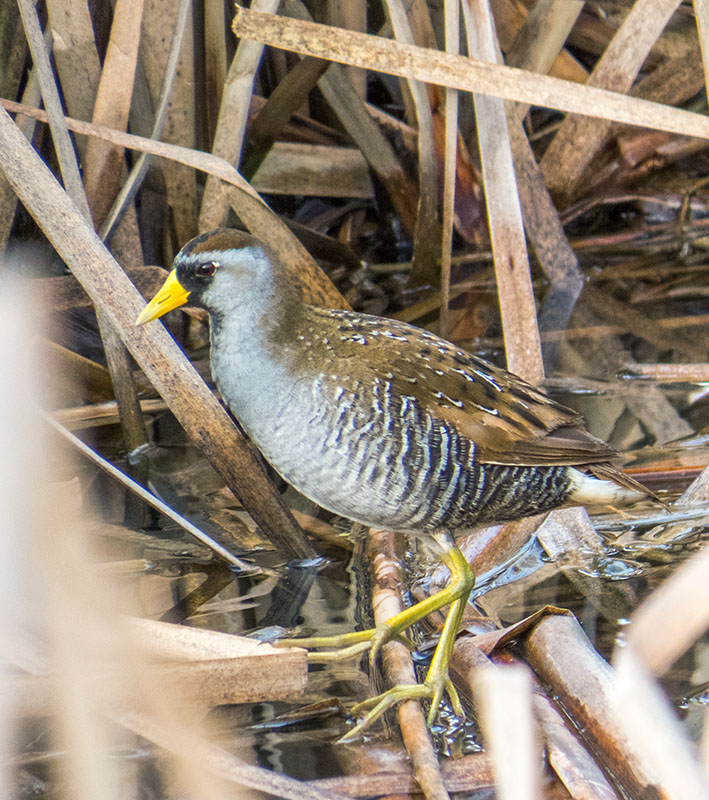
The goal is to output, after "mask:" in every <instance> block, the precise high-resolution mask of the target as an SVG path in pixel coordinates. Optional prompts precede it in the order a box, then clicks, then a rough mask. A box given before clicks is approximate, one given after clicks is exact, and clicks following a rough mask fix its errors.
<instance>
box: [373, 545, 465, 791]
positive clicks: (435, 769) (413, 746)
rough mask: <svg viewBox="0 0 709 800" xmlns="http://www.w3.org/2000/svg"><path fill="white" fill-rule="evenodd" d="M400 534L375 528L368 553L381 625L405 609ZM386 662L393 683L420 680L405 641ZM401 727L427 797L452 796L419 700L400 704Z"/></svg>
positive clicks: (388, 651) (387, 652)
mask: <svg viewBox="0 0 709 800" xmlns="http://www.w3.org/2000/svg"><path fill="white" fill-rule="evenodd" d="M395 539H396V536H395V534H393V533H392V532H391V531H384V530H376V531H375V530H372V531H370V535H369V547H368V555H369V558H370V560H371V563H372V565H373V571H374V588H373V592H372V607H373V608H374V621H375V623H376V624H377V625H379V624H381V623H384V622H386V620H388V619H390V618H391V617H393V616H394V615H395V614H398V613H399V612H400V611H401V610H402V603H401V596H400V594H399V586H400V585H401V584H402V582H403V576H402V571H401V563H400V562H399V559H398V558H397V557H396V555H395V549H394V547H395ZM382 666H383V667H384V672H385V674H386V676H387V680H388V681H389V683H390V684H391V686H398V685H400V684H414V683H416V674H415V672H414V666H413V661H412V660H411V654H410V653H409V651H408V650H407V648H406V647H405V646H404V645H403V644H402V643H401V642H388V643H387V644H385V645H384V647H383V648H382ZM396 711H397V716H398V719H399V728H400V729H401V735H402V738H403V740H404V744H405V745H406V749H407V751H408V753H409V755H410V757H411V764H412V766H413V771H414V776H415V777H416V780H417V781H418V783H419V785H420V786H421V789H422V791H423V793H424V794H425V796H426V799H427V800H450V798H449V796H448V792H447V791H446V788H445V785H444V782H443V778H442V777H441V772H440V766H439V764H438V759H437V757H436V754H435V752H434V750H433V744H432V743H431V737H430V736H429V733H428V728H427V727H426V720H425V717H424V714H423V710H422V708H421V704H420V703H419V702H418V700H404V701H403V702H401V703H399V704H398V706H397V709H396Z"/></svg>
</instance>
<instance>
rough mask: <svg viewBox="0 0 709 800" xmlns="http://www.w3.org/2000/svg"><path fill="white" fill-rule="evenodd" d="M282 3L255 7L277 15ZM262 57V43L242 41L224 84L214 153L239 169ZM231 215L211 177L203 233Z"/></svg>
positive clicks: (259, 1) (258, 1)
mask: <svg viewBox="0 0 709 800" xmlns="http://www.w3.org/2000/svg"><path fill="white" fill-rule="evenodd" d="M279 2H280V0H253V4H252V5H253V8H254V10H255V11H261V12H274V11H275V10H276V9H277V8H278V4H279ZM262 54H263V45H262V44H258V43H257V42H253V41H249V40H248V39H241V40H240V41H239V44H238V46H237V48H236V53H235V54H234V58H233V60H232V62H231V66H230V67H229V72H228V73H227V78H226V81H225V82H224V87H223V93H222V102H221V106H220V108H219V118H218V120H217V129H216V131H215V133H214V140H213V142H212V153H213V154H214V155H215V156H221V157H222V158H224V159H226V160H227V161H228V162H229V163H230V164H234V166H236V167H238V166H239V161H240V160H241V153H242V147H243V142H244V135H245V132H246V125H247V123H248V121H249V107H250V104H251V96H252V94H253V85H254V78H255V76H256V71H257V70H258V67H259V64H260V63H261V55H262ZM228 214H229V198H228V197H227V194H226V192H225V191H224V185H223V184H222V182H221V181H219V180H218V179H217V178H213V177H211V176H210V177H208V178H207V183H206V184H205V187H204V196H203V198H202V207H201V209H200V212H199V221H198V228H199V232H200V233H204V232H205V231H210V230H213V229H214V228H221V227H223V226H224V225H225V224H226V221H227V216H228Z"/></svg>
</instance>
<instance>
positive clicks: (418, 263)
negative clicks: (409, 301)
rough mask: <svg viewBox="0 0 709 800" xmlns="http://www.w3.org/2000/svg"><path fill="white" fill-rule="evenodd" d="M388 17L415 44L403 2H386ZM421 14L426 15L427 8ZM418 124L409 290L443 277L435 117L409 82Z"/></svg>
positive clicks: (421, 87)
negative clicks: (414, 216) (416, 206)
mask: <svg viewBox="0 0 709 800" xmlns="http://www.w3.org/2000/svg"><path fill="white" fill-rule="evenodd" d="M384 6H385V8H386V12H387V16H388V18H389V20H390V21H391V26H392V30H393V31H394V36H395V38H396V40H397V41H399V42H405V43H406V44H411V45H413V44H414V35H413V32H412V30H411V25H410V23H409V17H408V12H407V11H406V9H405V8H404V3H403V2H402V0H384ZM421 12H422V13H427V10H426V6H425V4H422V6H421ZM407 83H408V90H409V92H410V94H411V98H412V100H413V106H414V109H415V112H416V121H417V123H418V124H417V141H418V177H419V204H418V210H417V213H416V226H415V228H414V249H413V255H412V258H411V272H410V273H409V281H408V285H409V286H410V287H415V286H425V285H427V284H433V285H435V284H436V283H438V281H439V279H440V278H439V276H440V260H441V244H442V242H441V236H440V227H439V225H438V186H439V181H438V162H437V158H436V147H435V142H434V136H433V115H432V113H431V104H430V102H429V99H428V92H427V90H426V85H425V84H424V83H422V82H420V81H417V80H408V82H407Z"/></svg>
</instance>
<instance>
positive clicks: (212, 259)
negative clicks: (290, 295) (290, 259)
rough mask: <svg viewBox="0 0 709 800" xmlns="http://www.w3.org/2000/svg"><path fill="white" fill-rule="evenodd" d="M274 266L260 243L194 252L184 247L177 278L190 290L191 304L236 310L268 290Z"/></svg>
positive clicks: (227, 310) (176, 259)
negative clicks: (240, 304)
mask: <svg viewBox="0 0 709 800" xmlns="http://www.w3.org/2000/svg"><path fill="white" fill-rule="evenodd" d="M249 238H251V237H249ZM254 241H255V240H254ZM272 267H273V265H272V263H271V260H270V259H269V257H268V255H267V254H266V251H265V250H264V248H263V246H261V245H260V244H258V243H254V244H249V245H247V246H242V247H238V248H233V247H230V248H228V249H216V248H215V249H205V250H202V251H201V252H191V253H190V252H185V250H184V249H183V251H181V252H180V253H179V254H178V255H177V257H176V258H175V269H176V270H177V279H178V281H179V282H180V284H181V285H182V286H183V287H184V288H185V289H186V290H187V291H188V292H190V298H189V302H190V305H195V306H200V307H202V308H206V309H207V310H208V311H212V312H229V311H233V310H235V309H236V308H237V307H238V305H239V302H241V303H248V302H249V297H250V296H251V297H253V296H254V295H256V296H258V295H263V294H265V293H267V292H268V290H269V286H270V285H272V282H273V275H272V272H273V269H272Z"/></svg>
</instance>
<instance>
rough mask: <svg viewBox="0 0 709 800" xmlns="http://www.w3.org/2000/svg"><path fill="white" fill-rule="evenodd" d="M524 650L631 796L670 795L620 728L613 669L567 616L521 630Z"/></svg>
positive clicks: (662, 796)
mask: <svg viewBox="0 0 709 800" xmlns="http://www.w3.org/2000/svg"><path fill="white" fill-rule="evenodd" d="M525 656H526V658H527V660H528V662H529V664H530V666H531V667H532V668H533V669H534V671H535V672H536V673H537V675H539V676H540V678H541V679H542V680H543V681H544V682H545V683H546V684H547V685H549V686H550V687H551V689H552V691H553V692H554V694H555V696H556V697H557V698H558V701H559V703H560V704H561V705H562V706H563V707H564V709H565V710H566V712H567V713H568V714H569V716H570V717H571V719H572V720H573V721H574V723H575V724H576V725H577V726H578V728H579V729H580V730H582V731H583V732H584V739H585V740H586V741H588V742H590V743H591V744H592V745H593V747H594V749H595V750H596V751H597V752H600V753H601V754H602V756H603V760H604V763H605V764H606V765H607V766H608V768H609V769H610V770H611V771H612V773H613V774H614V775H615V776H616V778H617V780H618V781H619V782H620V784H621V785H622V786H623V787H624V789H625V790H626V791H627V792H628V794H629V795H630V796H631V797H644V796H645V795H646V794H647V795H648V796H650V793H653V796H657V797H661V798H668V800H669V798H671V797H672V796H673V795H672V793H671V791H669V789H668V787H667V786H666V785H664V784H663V781H662V779H661V777H660V776H659V775H658V771H657V770H656V769H655V764H654V763H653V762H652V761H650V760H648V758H647V757H646V756H645V755H644V754H643V753H641V752H640V751H639V750H638V749H637V747H636V746H635V745H634V742H633V741H631V740H630V739H629V738H628V737H627V735H626V734H625V733H624V732H623V731H622V730H621V729H620V727H619V725H618V720H617V716H616V715H617V714H622V713H623V710H622V709H619V708H618V707H617V699H616V692H615V689H614V675H613V670H612V669H611V667H610V666H609V665H608V663H607V662H606V661H604V660H603V659H602V658H601V656H599V655H598V653H597V652H596V651H595V650H594V649H593V646H592V645H591V643H590V642H589V641H588V639H587V638H586V636H585V634H584V633H583V631H582V630H581V627H580V626H579V624H578V622H577V621H576V620H575V619H574V618H573V617H570V616H560V615H555V616H547V617H545V618H544V619H542V621H541V622H539V623H538V624H537V625H536V626H535V628H534V630H533V631H532V632H531V633H530V634H529V635H528V636H527V639H526V642H525Z"/></svg>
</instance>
